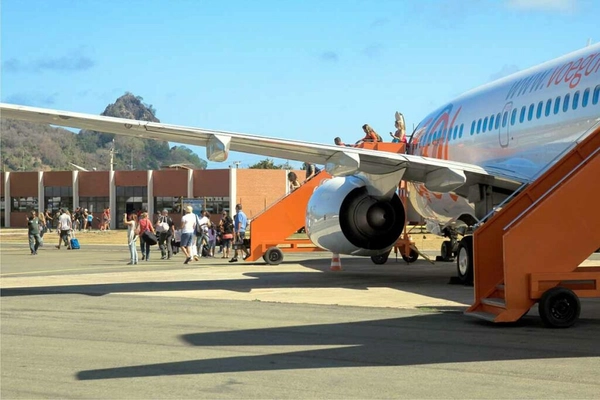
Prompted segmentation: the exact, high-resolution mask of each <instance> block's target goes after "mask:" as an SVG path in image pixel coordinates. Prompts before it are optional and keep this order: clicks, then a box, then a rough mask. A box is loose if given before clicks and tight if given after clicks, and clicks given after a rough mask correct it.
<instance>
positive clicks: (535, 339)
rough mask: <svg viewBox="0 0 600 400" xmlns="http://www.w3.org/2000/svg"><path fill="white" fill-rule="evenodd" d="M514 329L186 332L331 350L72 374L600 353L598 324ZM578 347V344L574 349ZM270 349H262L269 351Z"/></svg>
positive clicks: (199, 340)
mask: <svg viewBox="0 0 600 400" xmlns="http://www.w3.org/2000/svg"><path fill="white" fill-rule="evenodd" d="M540 324H541V323H540V322H539V321H538V320H537V319H535V318H525V321H524V322H522V323H521V324H520V326H519V327H512V328H508V329H507V328H501V327H495V328H493V329H490V327H489V325H488V324H485V323H482V322H481V323H480V322H478V321H475V320H473V321H470V322H469V323H465V318H464V317H463V316H462V315H461V314H460V313H457V312H445V313H440V314H433V315H431V314H430V315H419V316H410V317H405V318H395V319H383V320H373V321H360V322H349V323H334V324H323V325H304V326H289V327H278V328H266V329H249V330H236V331H222V332H210V333H192V334H184V335H182V336H181V339H182V340H183V341H184V342H186V343H188V344H190V345H193V346H200V347H212V346H220V347H223V346H314V345H320V346H335V347H333V348H327V349H317V350H302V351H291V352H283V353H277V354H261V355H248V356H235V357H223V358H213V359H201V360H191V361H181V362H166V363H156V364H148V365H135V366H126V367H115V368H106V369H95V370H85V371H81V372H79V373H77V378H78V379H80V380H98V379H116V378H136V377H153V376H173V375H194V374H215V373H227V372H246V371H274V370H295V369H311V368H312V369H320V368H349V367H374V366H408V365H426V364H438V363H439V364H444V363H464V362H481V361H507V360H528V359H550V358H557V359H558V358H579V357H597V356H600V347H598V346H597V335H596V333H597V329H598V328H599V327H600V326H599V325H600V324H599V322H598V321H595V322H592V324H590V325H587V326H582V327H578V328H576V329H569V330H549V329H538V327H539V325H540ZM575 343H576V345H574V344H575ZM266 351H268V347H267V350H266Z"/></svg>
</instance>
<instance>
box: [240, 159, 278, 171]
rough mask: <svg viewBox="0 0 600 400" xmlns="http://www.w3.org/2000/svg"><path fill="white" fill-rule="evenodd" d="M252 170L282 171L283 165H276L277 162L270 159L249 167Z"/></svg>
mask: <svg viewBox="0 0 600 400" xmlns="http://www.w3.org/2000/svg"><path fill="white" fill-rule="evenodd" d="M248 168H250V169H282V168H283V167H282V166H281V165H275V162H274V161H273V160H272V159H270V158H265V159H264V160H261V161H259V162H257V163H256V164H254V165H251V166H249V167H248Z"/></svg>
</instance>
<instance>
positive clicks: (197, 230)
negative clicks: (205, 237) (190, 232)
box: [195, 215, 203, 236]
mask: <svg viewBox="0 0 600 400" xmlns="http://www.w3.org/2000/svg"><path fill="white" fill-rule="evenodd" d="M195 233H196V236H202V233H203V228H202V227H201V226H200V219H199V218H198V215H196V230H195Z"/></svg>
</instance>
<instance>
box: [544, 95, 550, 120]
mask: <svg viewBox="0 0 600 400" xmlns="http://www.w3.org/2000/svg"><path fill="white" fill-rule="evenodd" d="M550 111H552V99H548V101H546V110H545V111H544V115H545V116H546V117H547V116H549V115H550Z"/></svg>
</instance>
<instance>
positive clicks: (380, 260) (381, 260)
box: [371, 251, 390, 265]
mask: <svg viewBox="0 0 600 400" xmlns="http://www.w3.org/2000/svg"><path fill="white" fill-rule="evenodd" d="M389 256H390V252H389V251H388V252H386V253H383V254H378V255H376V256H371V261H373V263H374V264H377V265H383V264H385V263H386V262H387V260H388V257H389Z"/></svg>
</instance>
